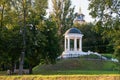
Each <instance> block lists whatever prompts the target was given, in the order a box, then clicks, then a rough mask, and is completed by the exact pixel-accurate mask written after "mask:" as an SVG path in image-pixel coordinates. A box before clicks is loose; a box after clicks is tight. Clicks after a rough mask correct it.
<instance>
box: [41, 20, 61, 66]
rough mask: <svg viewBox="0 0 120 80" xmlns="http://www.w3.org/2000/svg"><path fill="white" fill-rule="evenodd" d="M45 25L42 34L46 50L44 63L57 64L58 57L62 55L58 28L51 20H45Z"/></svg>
mask: <svg viewBox="0 0 120 80" xmlns="http://www.w3.org/2000/svg"><path fill="white" fill-rule="evenodd" d="M44 23H45V25H44V26H43V27H41V32H42V34H43V35H44V36H45V38H46V41H45V48H44V55H42V58H43V59H44V62H45V63H47V64H50V63H55V62H56V59H57V57H58V56H59V55H60V44H59V39H60V38H59V36H58V33H57V31H58V28H57V26H56V25H55V22H54V21H52V20H51V18H49V19H48V20H45V22H44Z"/></svg>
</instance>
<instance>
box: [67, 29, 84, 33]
mask: <svg viewBox="0 0 120 80" xmlns="http://www.w3.org/2000/svg"><path fill="white" fill-rule="evenodd" d="M71 33H74V34H82V32H81V31H80V30H79V29H77V28H70V29H68V30H67V31H66V32H65V34H71Z"/></svg>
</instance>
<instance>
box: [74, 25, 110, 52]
mask: <svg viewBox="0 0 120 80" xmlns="http://www.w3.org/2000/svg"><path fill="white" fill-rule="evenodd" d="M74 25H75V26H76V27H77V28H78V29H80V31H81V32H82V34H83V35H84V36H83V51H88V50H90V51H94V52H99V53H107V52H108V51H107V47H108V40H103V39H102V35H101V33H97V32H96V31H94V25H93V24H92V23H86V24H79V23H78V24H74Z"/></svg>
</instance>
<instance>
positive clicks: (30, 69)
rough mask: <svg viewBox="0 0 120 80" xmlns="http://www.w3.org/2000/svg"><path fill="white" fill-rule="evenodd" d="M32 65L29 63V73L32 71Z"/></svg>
mask: <svg viewBox="0 0 120 80" xmlns="http://www.w3.org/2000/svg"><path fill="white" fill-rule="evenodd" d="M32 68H33V67H32V65H29V74H32V73H33V72H32Z"/></svg>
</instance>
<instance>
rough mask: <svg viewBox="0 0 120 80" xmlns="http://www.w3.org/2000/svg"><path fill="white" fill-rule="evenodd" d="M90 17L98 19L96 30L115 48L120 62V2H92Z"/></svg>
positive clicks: (101, 0) (95, 0)
mask: <svg viewBox="0 0 120 80" xmlns="http://www.w3.org/2000/svg"><path fill="white" fill-rule="evenodd" d="M89 10H90V11H91V12H90V15H92V17H93V18H96V30H97V31H100V32H101V33H102V35H103V36H104V38H108V39H109V40H110V42H111V43H110V44H111V45H112V46H114V53H115V55H116V57H117V59H118V60H120V52H119V51H120V1H119V0H104V1H103V0H90V4H89Z"/></svg>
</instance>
